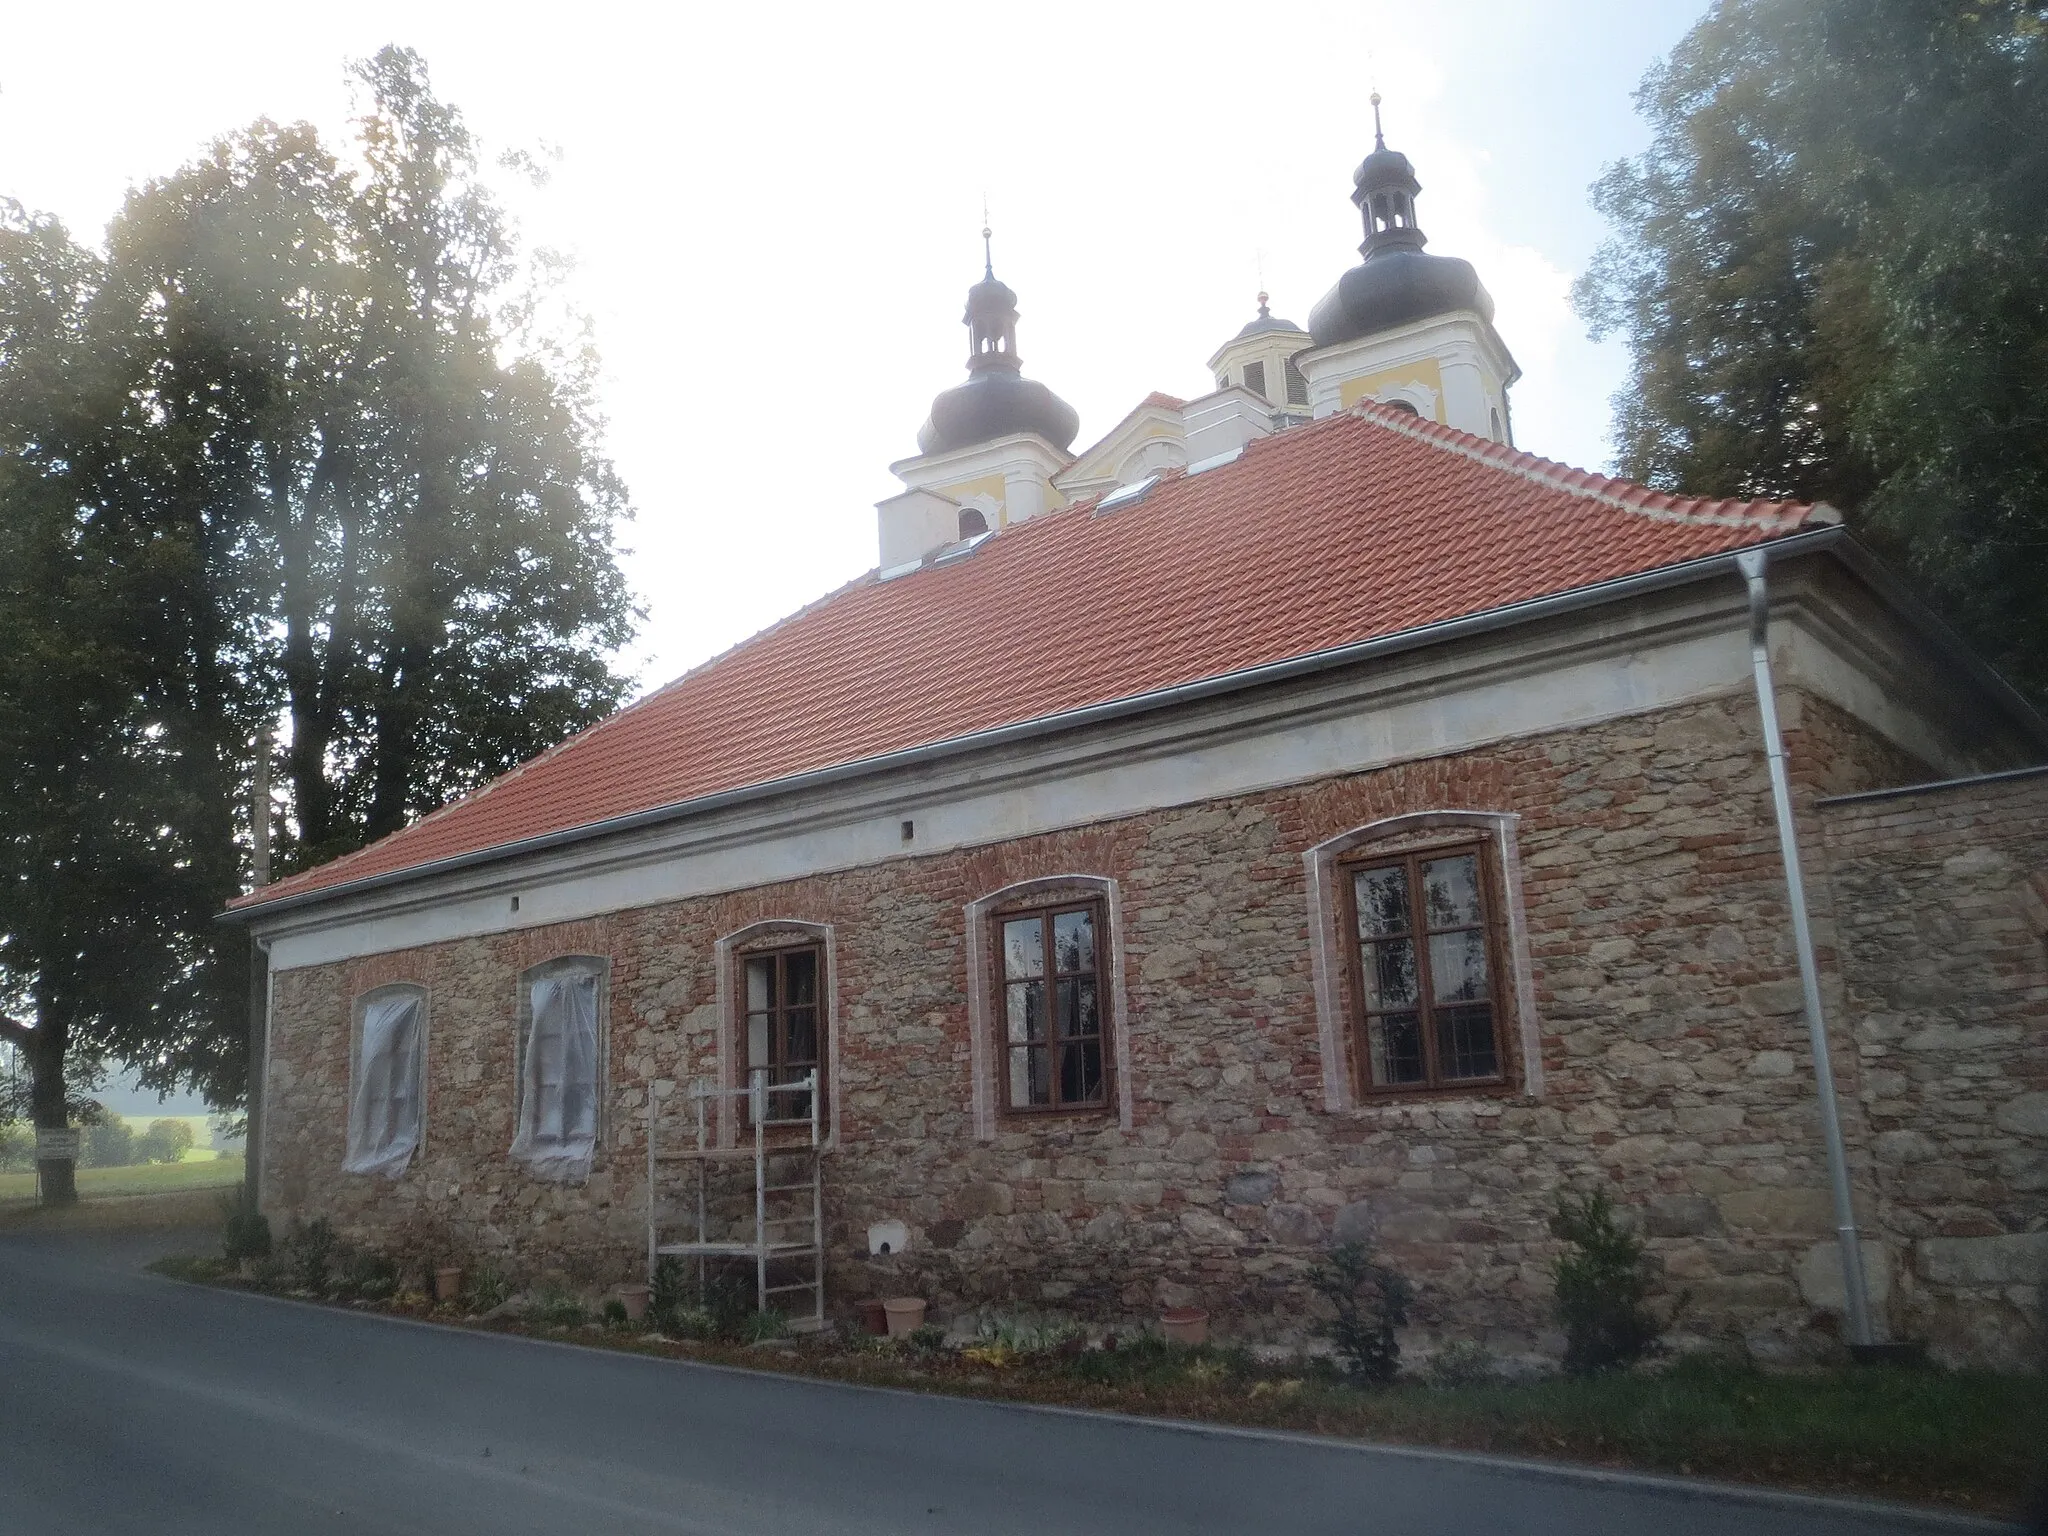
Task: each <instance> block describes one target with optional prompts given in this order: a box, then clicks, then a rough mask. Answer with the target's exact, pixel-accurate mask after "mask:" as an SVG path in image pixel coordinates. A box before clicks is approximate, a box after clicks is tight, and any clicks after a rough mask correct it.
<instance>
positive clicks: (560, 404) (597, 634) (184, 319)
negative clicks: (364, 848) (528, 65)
mask: <svg viewBox="0 0 2048 1536" xmlns="http://www.w3.org/2000/svg"><path fill="white" fill-rule="evenodd" d="M357 79H358V83H359V85H360V86H361V88H362V92H363V98H364V111H363V113H362V116H361V117H360V119H359V121H358V124H357V128H358V132H357V135H356V139H355V142H354V143H353V144H352V145H351V146H350V148H349V152H348V153H347V154H345V155H337V154H336V153H335V152H333V151H332V150H330V149H329V148H328V147H327V146H326V145H325V144H323V143H322V142H321V140H320V138H319V136H318V134H316V133H315V132H314V130H313V129H311V128H309V127H307V126H305V125H303V124H300V125H293V126H280V125H277V124H275V123H271V122H267V121H264V122H258V123H255V124H253V125H251V126H250V127H248V128H246V129H244V130H242V131H240V132H237V133H234V134H231V135H229V136H227V137H226V138H223V139H222V140H220V141H219V142H218V143H216V144H215V145H214V146H213V147H212V148H211V149H210V150H209V151H208V152H207V153H206V154H205V155H203V156H202V157H200V158H199V159H198V160H196V161H194V162H193V163H192V164H189V165H187V166H185V167H184V168H182V169H181V170H179V171H177V172H176V173H175V174H173V175H170V176H167V177H165V178H162V179H160V180H157V181H153V182H151V183H149V184H148V185H146V186H144V187H142V188H140V189H138V190H136V191H134V192H132V193H131V194H130V195H129V197H128V199H127V201H126V203H125V204H124V206H123V208H122V209H121V211H120V213H119V214H118V215H117V217H116V218H115V219H114V221H113V223H112V225H111V227H110V228H109V230H108V233H107V239H106V244H105V247H104V249H103V250H94V249H91V248H89V247H87V246H85V245H83V244H82V243H80V242H78V241H76V240H74V239H73V238H72V237H71V235H70V234H69V232H68V231H66V230H65V229H64V228H63V227H62V226H61V225H59V224H58V223H57V222H56V221H54V220H52V219H48V218H44V217H39V216H34V215H31V214H29V213H27V212H25V211H24V210H22V209H20V208H19V207H16V206H14V205H11V204H9V205H0V1031H4V1032H5V1033H6V1035H7V1038H8V1039H9V1040H10V1041H13V1042H14V1043H16V1044H18V1045H20V1046H21V1048H22V1050H23V1051H24V1054H25V1055H26V1056H27V1057H28V1058H29V1059H30V1061H31V1063H32V1064H33V1065H34V1066H35V1069H36V1070H35V1081H36V1083H37V1085H38V1087H37V1089H36V1093H35V1098H36V1104H35V1106H34V1107H35V1111H36V1118H37V1120H38V1123H41V1124H51V1125H55V1124H62V1123H64V1119H65V1116H66V1114H67V1113H75V1112H76V1110H77V1108H78V1105H77V1104H76V1103H73V1104H71V1105H69V1106H68V1107H67V1105H66V1104H65V1102H64V1099H65V1093H64V1089H63V1075H64V1070H65V1063H66V1062H69V1063H70V1069H71V1072H72V1076H73V1078H74V1079H77V1078H78V1077H79V1075H80V1072H81V1070H83V1071H84V1072H85V1075H86V1077H87V1078H88V1079H89V1078H90V1075H91V1073H90V1069H91V1064H92V1063H93V1062H94V1061H96V1060H97V1058H98V1057H100V1056H102V1055H110V1056H119V1057H122V1058H124V1059H127V1060H129V1061H132V1062H134V1063H135V1064H136V1065H137V1066H138V1068H139V1069H140V1076H141V1080H142V1082H143V1083H144V1084H145V1085H146V1086H149V1087H156V1088H163V1087H169V1086H172V1085H173V1084H176V1083H180V1082H184V1083H192V1084H196V1085H197V1086H198V1087H200V1088H201V1089H202V1090H203V1091H204V1092H205V1093H206V1094H207V1096H208V1098H209V1099H210V1100H211V1101H213V1102H215V1103H217V1104H229V1103H232V1102H234V1101H235V1100H236V1099H237V1098H238V1096H239V1094H240V1091H241V1077H242V1074H243V1071H244V1064H243V1041H244V1037H245V1020H246V1014H245V1010H244V1006H243V998H244V995H245V977H246V970H245V966H244V962H243V957H242V949H241V945H242V940H241V938H240V936H239V935H238V934H235V933H234V932H232V931H229V930H223V929H221V928H220V927H219V926H218V925H217V924H216V923H215V922H214V921H213V919H214V917H215V916H216V914H217V913H218V912H219V910H220V908H221V907H222V906H223V905H224V904H225V902H226V901H227V900H228V899H230V898H231V897H232V896H233V895H234V894H236V892H237V891H238V890H240V889H242V888H243V887H244V885H245V883H246V881H247V878H248V862H247V861H248V847H249V832H250V826H249V812H248V810H247V807H248V803H249V793H250V786H251V782H252V778H253V774H254V761H253V757H252V751H251V746H250V743H251V741H252V739H253V738H254V737H255V736H256V734H257V732H258V729H259V727H260V726H262V725H264V724H265V723H266V722H270V721H275V720H278V719H280V718H282V720H283V722H284V726H285V730H284V736H285V746H284V748H283V752H282V762H281V765H280V766H281V767H282V770H283V772H282V781H283V795H282V797H281V801H280V803H277V804H275V806H274V809H273V827H272V831H273V843H274V845H275V846H276V847H278V848H279V849H280V855H281V862H282V864H283V866H284V867H285V868H287V869H289V868H292V867H302V866H304V865H306V864H309V863H314V862H318V861H320V860H323V859H325V858H328V857H332V856H333V855H335V854H338V853H340V852H344V851H346V850H348V849H350V848H353V847H356V846H359V845H361V844H362V843H364V842H366V841H369V840H371V839H373V838H375V837H378V836H382V835H384V834H385V833H388V832H390V831H393V830H395V829H396V828H398V827H399V826H401V825H403V824H404V823H405V822H406V821H407V820H409V819H411V818H412V817H414V816H416V815H418V814H420V813H421V812H423V811H425V810H428V809H431V808H432V807H434V806H436V805H438V804H440V803H442V802H443V801H445V800H446V799H448V798H450V797H451V796H453V795H456V794H459V793H461V792H463V791H465V790H467V789H470V788H472V787H474V786H476V785H477V784H480V783H482V782H483V781H485V780H487V779H489V778H491V777H493V776H495V775H496V774H498V773H501V772H503V771H505V770H506V769H508V768H510V767H512V766H514V765H516V764H517V763H519V762H521V761H523V760H524V759H525V758H527V757H530V756H532V755H533V754H534V753H535V752H537V751H539V750H541V749H543V748H545V747H546V746H548V745H551V744H552V743H554V742H556V741H558V740H560V739H561V738H562V737H563V736H565V735H567V734H568V733H570V732H571V731H573V730H575V729H577V728H579V727H581V726H583V725H585V724H588V723H590V722H591V721H592V720H594V719H596V718H598V717H600V716H601V715H603V714H605V713H606V712H608V711H609V710H610V709H611V708H613V707H614V706H615V705H616V704H617V703H618V701H619V699H620V698H621V697H622V695H623V692H624V689H625V686H626V679H625V678H623V677H622V676H621V675H620V674H619V673H618V672H617V671H615V670H614V668H613V666H612V665H611V661H610V658H611V657H612V656H613V655H614V654H615V653H616V651H617V650H618V648H619V647H620V646H621V645H622V644H623V642H624V641H625V640H626V639H627V638H628V636H629V633H630V627H631V623H632V618H633V614H632V610H631V607H630V604H629V601H628V597H627V593H626V590H625V586H624V582H623V578H622V577H621V575H620V573H619V570H618V567H617V564H616V559H615V551H614V547H613V542H612V537H613V529H614V527H615V525H616V524H617V523H618V522H619V521H620V520H621V519H623V518H625V517H626V516H628V515H629V513H630V509H629V506H628V501H627V496H626V492H625V489H624V486H623V485H622V483H621V482H620V480H619V478H618V476H617V474H616V473H615V472H614V470H613V468H612V466H611V464H610V462H609V461H608V460H607V459H606V457H605V456H604V453H603V450H602V446H601V437H602V432H601V427H602V423H601V422H600V421H599V419H598V417H597V415H596V413H595V408H594V399H593V394H592V384H593V379H594V369H595V363H594V359H593V357H592V355H591V354H590V352H589V349H588V347H587V345H586V344H585V343H584V342H583V341H582V340H581V339H580V338H574V337H572V338H571V340H570V341H569V342H566V343H565V342H563V341H561V340H560V339H559V338H557V337H555V336H553V335H551V334H550V333H548V332H547V331H546V329H545V328H544V327H542V326H540V325H539V324H538V323H537V316H538V315H539V314H540V313H541V306H540V301H541V298H542V297H544V295H545V287H544V282H545V278H546V277H547V275H548V274H549V273H550V272H551V271H552V270H553V266H552V264H551V263H550V262H548V261H546V260H541V261H538V262H535V263H528V262H527V261H525V260H523V259H522V257H521V254H520V251H519V248H518V245H517V242H516V240H515V239H514V236H513V232H512V230H511V229H510V226H509V224H508V222H507V220H506V219H505V217H504V216H503V214H502V212H501V211H500V209H499V208H498V206H497V204H496V203H495V202H494V201H493V200H492V198H491V196H490V194H489V192H488V190H487V188H486V186H485V184H484V182H483V180H482V179H481V176H480V173H479V169H478V163H477V150H476V146H475V144H474V142H473V141H472V139H471V138H470V136H469V134H468V132H467V130H466V129H465V127H464V126H463V123H462V120H461V117H460V115H459V114H458V113H457V112H456V111H455V109H454V108H452V107H450V106H449V105H447V104H446V103H444V102H441V101H440V100H438V99H437V98H436V97H435V96H434V95H433V93H432V91H431V89H430V87H429V83H428V79H427V74H426V70H425V66H424V65H423V64H422V62H421V61H420V59H419V58H418V57H417V56H416V55H414V54H412V53H410V52H407V51H405V50H400V49H395V48H387V49H385V50H384V51H383V52H381V53H379V54H378V55H377V56H376V57H375V58H373V59H370V60H367V61H365V62H363V63H362V64H360V65H359V66H357ZM77 1087H78V1084H77V1082H76V1081H74V1083H73V1094H72V1097H73V1098H76V1097H78V1094H77V1092H76V1090H77Z"/></svg>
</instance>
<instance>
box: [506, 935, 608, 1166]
mask: <svg viewBox="0 0 2048 1536" xmlns="http://www.w3.org/2000/svg"><path fill="white" fill-rule="evenodd" d="M610 978H611V962H610V961H609V960H606V959H604V958H602V957H601V956H597V955H568V956H564V957H563V958H561V959H557V960H550V961H547V962H546V963H545V964H542V965H536V966H534V967H533V968H532V969H531V970H529V971H527V972H525V973H524V974H523V975H522V976H521V977H520V979H519V1021H518V1028H517V1032H516V1033H515V1035H514V1037H513V1051H512V1066H513V1084H514V1088H513V1093H514V1113H513V1125H514V1131H513V1136H512V1156H513V1158H514V1159H516V1160H517V1161H519V1162H523V1163H525V1164H526V1165H527V1168H528V1170H529V1171H530V1172H531V1173H532V1174H533V1176H534V1177H535V1178H539V1179H547V1180H550V1181H552V1182H555V1183H562V1184H577V1183H581V1182H582V1181H583V1180H584V1179H586V1178H588V1177H589V1176H590V1166H591V1163H592V1162H593V1161H594V1160H595V1158H596V1156H597V1149H598V1146H599V1145H600V1142H601V1140H602V1137H603V1133H604V1084H605V1079H606V1068H607V1062H606V1048H607V1041H606V1034H607V1028H606V1026H607V1024H608V1022H609V1012H610V1008H609V997H608V994H609V992H610V990H611V989H610V986H609V982H610Z"/></svg>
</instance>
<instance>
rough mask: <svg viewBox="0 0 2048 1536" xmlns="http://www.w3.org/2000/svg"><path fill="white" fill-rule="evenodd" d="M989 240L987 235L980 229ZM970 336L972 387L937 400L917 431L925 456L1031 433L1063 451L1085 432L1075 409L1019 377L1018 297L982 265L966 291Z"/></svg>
mask: <svg viewBox="0 0 2048 1536" xmlns="http://www.w3.org/2000/svg"><path fill="white" fill-rule="evenodd" d="M982 238H983V240H984V241H986V240H987V238H988V231H987V230H983V231H982ZM962 323H963V324H965V325H966V327H967V334H968V336H969V338H970V351H969V353H968V357H967V382H966V383H965V384H956V385H954V386H953V388H951V389H949V390H947V391H946V392H945V393H944V394H942V395H940V396H939V397H938V398H937V399H936V400H934V401H932V413H931V416H930V418H929V419H928V420H927V421H926V422H925V424H924V426H923V427H922V428H920V429H919V430H918V434H917V448H918V452H920V453H927V454H929V453H947V452H950V451H951V450H953V449H955V448H969V447H972V446H973V445H974V444H976V443H986V442H992V441H993V440H995V439H996V438H999V437H1010V436H1013V435H1014V434H1016V433H1019V432H1029V433H1032V434H1034V435H1035V436H1038V437H1042V438H1044V439H1045V440H1046V441H1047V442H1049V443H1051V444H1052V445H1053V447H1055V448H1057V449H1058V450H1059V451H1060V452H1062V453H1064V452H1066V451H1067V448H1068V446H1069V445H1070V444H1072V442H1073V441H1074V437H1075V434H1076V433H1078V432H1079V431H1080V430H1081V418H1080V417H1079V416H1078V415H1076V414H1075V412H1074V408H1073V407H1072V406H1071V405H1068V404H1067V402H1066V401H1064V400H1062V399H1061V398H1060V397H1059V396H1058V395H1056V394H1054V393H1053V392H1052V391H1051V390H1049V389H1047V388H1046V387H1045V386H1044V385H1043V384H1040V383H1039V382H1038V381H1037V380H1035V379H1027V378H1025V377H1024V376H1023V373H1022V371H1021V370H1022V367H1023V365H1022V363H1021V362H1020V361H1019V360H1018V357H1017V295H1016V294H1014V293H1012V292H1011V291H1010V289H1009V287H1008V285H1006V284H1005V283H1003V282H1002V281H1001V280H1000V279H999V278H997V276H996V274H995V266H994V263H993V262H985V263H984V271H983V275H982V279H981V281H980V282H978V283H976V284H975V285H974V286H973V287H972V288H970V289H968V290H967V313H966V314H965V315H964V316H962Z"/></svg>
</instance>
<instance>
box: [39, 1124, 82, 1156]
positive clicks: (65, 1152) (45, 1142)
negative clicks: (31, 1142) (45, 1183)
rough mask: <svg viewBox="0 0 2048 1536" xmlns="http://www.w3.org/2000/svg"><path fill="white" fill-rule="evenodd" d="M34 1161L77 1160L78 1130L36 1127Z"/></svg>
mask: <svg viewBox="0 0 2048 1536" xmlns="http://www.w3.org/2000/svg"><path fill="white" fill-rule="evenodd" d="M36 1161H37V1162H39V1163H61V1162H67V1161H68V1162H74V1163H75V1162H77V1161H78V1132H76V1131H55V1130H50V1129H48V1128H47V1127H45V1126H40V1125H39V1126H37V1127H36Z"/></svg>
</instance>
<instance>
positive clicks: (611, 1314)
mask: <svg viewBox="0 0 2048 1536" xmlns="http://www.w3.org/2000/svg"><path fill="white" fill-rule="evenodd" d="M600 1315H601V1316H602V1317H603V1319H604V1325H605V1327H607V1328H623V1327H625V1326H626V1323H627V1321H628V1319H627V1317H626V1304H625V1303H624V1302H623V1301H621V1300H619V1298H618V1297H616V1296H607V1297H606V1298H605V1299H604V1307H603V1309H602V1312H601V1314H600Z"/></svg>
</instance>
